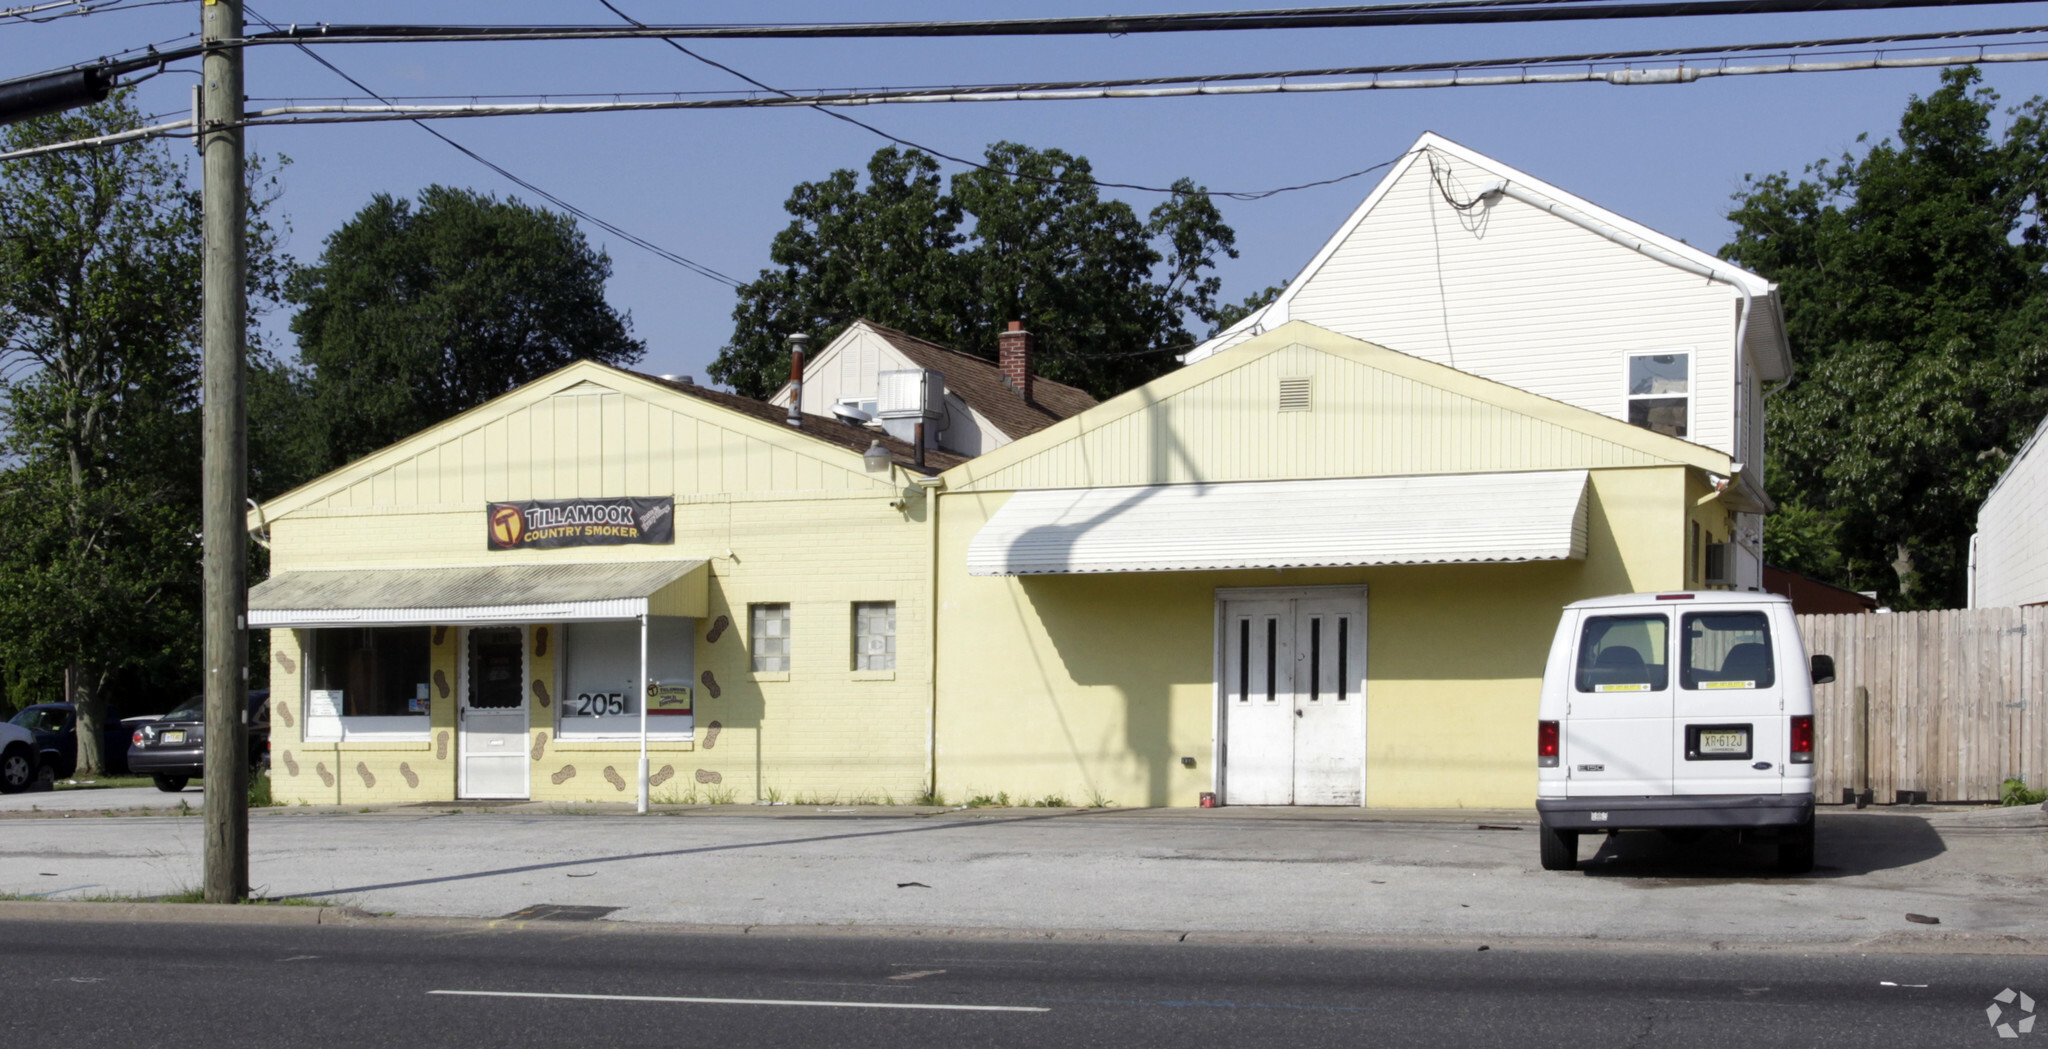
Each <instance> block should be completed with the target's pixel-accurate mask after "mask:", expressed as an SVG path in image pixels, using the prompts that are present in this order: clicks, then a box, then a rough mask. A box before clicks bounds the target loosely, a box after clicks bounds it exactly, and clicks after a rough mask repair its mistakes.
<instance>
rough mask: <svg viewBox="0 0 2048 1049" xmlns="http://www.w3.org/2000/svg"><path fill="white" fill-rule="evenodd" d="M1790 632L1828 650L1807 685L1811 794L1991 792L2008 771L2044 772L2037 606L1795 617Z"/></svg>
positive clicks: (2044, 633) (2045, 627) (2046, 724)
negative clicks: (1817, 679) (1831, 663)
mask: <svg viewBox="0 0 2048 1049" xmlns="http://www.w3.org/2000/svg"><path fill="white" fill-rule="evenodd" d="M1799 632H1800V634H1801V635H1802V636H1804V637H1805V639H1806V650H1807V651H1808V652H1809V653H1814V654H1821V653H1825V654H1827V655H1830V656H1833V657H1835V680H1834V683H1833V684H1828V685H1817V686H1815V687H1814V690H1813V705H1814V720H1815V726H1816V732H1817V738H1816V739H1815V741H1814V746H1815V747H1816V748H1817V750H1818V753H1817V754H1816V755H1815V765H1816V768H1815V777H1814V793H1815V794H1816V795H1817V796H1818V797H1819V798H1820V799H1821V800H1822V801H1834V800H1840V799H1841V797H1842V791H1843V790H1844V789H1854V790H1869V791H1871V792H1872V793H1873V794H1874V795H1875V796H1876V799H1877V800H1878V801H1880V802H1890V801H1893V800H1895V799H1896V798H1897V796H1898V792H1900V791H1922V792H1925V794H1926V800H1928V801H1996V800H1998V796H1999V784H2000V783H2001V782H2003V781H2004V780H2005V779H2006V778H2007V777H2011V776H2017V777H2019V778H2021V779H2023V780H2025V781H2026V782H2027V785H2028V786H2030V787H2040V786H2041V785H2042V781H2043V779H2044V778H2048V709H2044V707H2048V704H2044V702H2043V695H2044V688H2043V685H2044V682H2048V607H2035V608H1972V609H1963V610H1958V611H1950V612H1901V613H1891V614H1867V615H1835V616H1800V617H1799Z"/></svg>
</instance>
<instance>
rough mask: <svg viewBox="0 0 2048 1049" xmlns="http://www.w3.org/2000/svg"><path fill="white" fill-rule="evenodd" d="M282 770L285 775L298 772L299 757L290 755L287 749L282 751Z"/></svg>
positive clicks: (293, 774) (292, 774) (295, 774)
mask: <svg viewBox="0 0 2048 1049" xmlns="http://www.w3.org/2000/svg"><path fill="white" fill-rule="evenodd" d="M284 771H285V773H286V774H287V775H291V776H297V775H298V774H299V759H297V758H295V757H292V752H291V751H289V750H287V751H285V752H284Z"/></svg>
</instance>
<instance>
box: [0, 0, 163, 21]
mask: <svg viewBox="0 0 2048 1049" xmlns="http://www.w3.org/2000/svg"><path fill="white" fill-rule="evenodd" d="M191 2H192V0H99V2H97V3H95V2H93V0H57V2H55V3H46V4H31V5H29V6H28V7H17V8H13V9H11V10H7V11H0V18H4V19H9V21H6V22H0V25H43V24H46V23H49V22H55V21H57V20H58V19H61V18H79V17H82V16H84V15H96V14H99V13H100V12H102V11H133V10H136V9H138V8H144V7H162V6H164V5H166V4H188V3H191ZM66 7H68V8H71V10H69V11H63V10H58V9H59V8H66ZM44 11H54V12H56V13H54V14H47V15H46V14H42V12H44Z"/></svg>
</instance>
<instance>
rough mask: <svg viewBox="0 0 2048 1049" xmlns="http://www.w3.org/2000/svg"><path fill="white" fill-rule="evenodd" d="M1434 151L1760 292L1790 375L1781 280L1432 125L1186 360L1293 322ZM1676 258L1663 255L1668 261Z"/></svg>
mask: <svg viewBox="0 0 2048 1049" xmlns="http://www.w3.org/2000/svg"><path fill="white" fill-rule="evenodd" d="M1431 153H1436V154H1438V155H1441V156H1444V157H1448V158H1450V159H1453V160H1458V161H1462V162H1464V163H1466V164H1469V165H1471V166H1473V167H1476V168H1479V169H1481V170H1484V171H1488V172H1491V173H1492V174H1494V175H1495V176H1497V177H1499V178H1500V179H1501V180H1503V181H1504V182H1505V183H1507V184H1509V185H1512V186H1514V187H1515V188H1516V189H1518V190H1519V191H1521V192H1522V193H1526V194H1532V195H1533V196H1535V197H1538V198H1542V199H1544V200H1545V201H1546V202H1547V203H1548V205H1549V207H1548V208H1547V210H1550V211H1551V212H1552V213H1554V214H1557V215H1558V216H1559V217H1560V218H1562V219H1564V220H1565V221H1570V222H1573V223H1575V224H1578V225H1581V226H1584V227H1587V228H1589V229H1593V230H1595V231H1597V232H1599V233H1600V234H1601V235H1603V236H1606V237H1608V238H1609V239H1611V240H1615V241H1617V242H1623V243H1628V246H1631V247H1634V248H1635V249H1636V250H1637V251H1639V252H1640V253H1642V254H1644V255H1645V256H1646V257H1649V258H1653V259H1654V258H1657V256H1658V255H1659V254H1660V253H1661V254H1663V255H1666V256H1670V257H1671V259H1676V260H1679V261H1680V262H1682V263H1684V264H1686V265H1688V266H1691V267H1699V268H1705V269H1709V270H1712V271H1714V272H1715V273H1716V274H1717V275H1719V276H1720V277H1721V278H1722V279H1723V280H1725V281H1728V282H1731V283H1735V284H1739V285H1740V286H1741V287H1742V289H1743V290H1744V291H1745V292H1747V293H1748V295H1750V296H1751V297H1752V298H1753V301H1754V303H1755V305H1756V306H1757V307H1761V309H1759V310H1758V311H1757V315H1756V316H1755V317H1754V318H1752V321H1751V325H1750V326H1751V328H1752V329H1754V330H1755V331H1756V333H1757V334H1767V335H1768V336H1769V338H1768V339H1766V340H1765V343H1766V346H1767V347H1768V348H1769V349H1770V350H1772V351H1773V352H1772V353H1771V354H1770V356H1769V358H1768V359H1760V361H1759V363H1761V364H1764V365H1765V366H1766V367H1765V369H1764V376H1765V378H1768V379H1773V380H1775V379H1780V378H1785V377H1789V376H1790V375H1791V372H1792V357H1791V350H1790V347H1789V346H1788V345H1787V344H1786V340H1785V324H1784V307H1783V304H1782V302H1781V301H1780V300H1779V298H1778V295H1777V286H1776V285H1775V284H1772V283H1771V282H1770V281H1768V280H1765V279H1764V278H1762V277H1760V276H1758V275H1756V274H1754V273H1751V272H1749V271H1748V270H1745V269H1742V268H1740V267H1738V266H1736V265H1734V264H1733V263H1730V262H1728V261H1726V260H1724V259H1722V258H1720V257H1719V256H1716V255H1712V254H1709V253H1707V252H1705V251H1701V250H1700V249H1698V248H1695V247H1693V246H1692V245H1690V244H1687V243H1685V242H1684V241H1682V240H1679V239H1678V238H1676V237H1672V236H1668V235H1666V234H1663V233H1659V232H1657V231H1656V230H1653V229H1651V228H1650V227H1648V226H1645V225H1643V224H1641V223H1639V222H1636V221H1634V220H1632V219H1629V218H1627V217H1625V216H1622V215H1619V214H1616V213H1615V212H1612V211H1609V210H1607V209H1606V208H1603V207H1601V206H1599V205H1598V204H1595V203H1593V202H1591V201H1589V200H1586V199H1584V198H1582V197H1579V196H1577V195H1575V194H1572V193H1569V192H1567V191H1565V190H1563V189H1560V188H1558V187H1557V186H1554V185H1552V184H1550V183H1548V182H1545V181H1543V180H1542V179H1539V178H1536V177H1535V176H1533V175H1530V174H1528V173H1526V172H1524V171H1521V170H1520V169H1518V168H1515V167H1512V166H1510V165H1508V164H1504V163H1502V162H1500V161H1498V160H1495V159H1494V158H1492V157H1489V156H1487V155H1485V154H1483V153H1480V152H1479V151H1477V150H1474V149H1471V148H1468V147H1466V146H1463V145H1460V144H1458V143H1456V142H1453V141H1451V140H1450V139H1448V138H1445V137H1443V136H1442V135H1439V134H1437V133H1435V132H1433V131H1426V132H1424V133H1423V134H1422V136H1421V137H1420V138H1417V139H1416V140H1415V144H1414V145H1413V146H1410V147H1409V149H1408V152H1407V153H1406V154H1404V155H1403V156H1402V157H1401V159H1400V160H1399V161H1398V162H1396V163H1395V164H1394V166H1393V168H1392V170H1390V171H1388V172H1387V175H1386V177H1385V178H1383V179H1381V180H1380V182H1379V184H1378V185H1377V186H1374V187H1373V190H1372V192H1371V193H1369V194H1367V195H1366V198H1365V200H1364V201H1362V202H1360V204H1359V205H1358V207H1357V209H1355V210H1354V211H1352V213H1351V215H1350V217H1349V218H1347V219H1345V220H1344V222H1343V223H1342V224H1341V225H1339V226H1338V227H1337V231H1336V233H1335V234H1333V235H1332V236H1331V237H1330V239H1329V240H1327V241H1325V242H1324V244H1323V246H1322V248H1321V249H1319V250H1318V251H1317V252H1316V254H1315V256H1314V257H1313V258H1311V259H1310V260H1309V263H1308V265H1306V266H1304V267H1302V269H1301V272H1300V273H1298V274H1296V275H1295V277H1294V278H1293V279H1292V280H1291V281H1289V282H1288V284H1287V287H1286V288H1284V289H1283V290H1282V291H1281V293H1280V295H1279V297H1278V298H1276V299H1274V300H1273V302H1271V303H1269V304H1267V305H1266V306H1264V307H1262V308H1260V309H1258V310H1255V311H1253V312H1252V313H1251V314H1249V315H1247V316H1245V317H1243V318H1242V319H1240V320H1239V321H1238V322H1237V323H1235V324H1233V325H1231V326H1230V327H1228V328H1226V329H1224V330H1223V331H1221V332H1218V333H1217V334H1216V335H1215V336H1214V337H1212V338H1210V339H1209V340H1208V341H1206V342H1203V343H1202V344H1201V345H1199V346H1196V347H1195V348H1194V349H1192V350H1189V351H1188V352H1187V353H1186V354H1185V355H1183V356H1182V357H1181V360H1182V361H1183V362H1185V363H1189V364H1192V363H1194V362H1196V361H1199V360H1201V359H1203V358H1205V357H1207V356H1209V355H1210V354H1213V353H1215V352H1217V351H1218V350H1221V349H1224V348H1226V347H1229V346H1231V345H1234V344H1236V343H1238V342H1242V341H1244V340H1245V339H1247V338H1250V337H1251V336H1254V335H1257V334H1259V333H1260V332H1264V331H1270V330H1272V329H1274V328H1277V327H1279V326H1280V325H1282V324H1285V323H1287V322H1288V321H1289V320H1290V319H1291V316H1290V308H1291V306H1292V304H1293V302H1294V299H1295V297H1296V296H1298V295H1299V294H1301V292H1302V290H1303V289H1304V288H1305V287H1306V286H1307V285H1308V284H1309V283H1310V282H1311V281H1313V280H1314V279H1315V276H1316V274H1317V273H1318V272H1319V271H1321V270H1322V269H1323V267H1324V265H1325V264H1327V263H1328V262H1329V261H1330V259H1331V258H1332V257H1333V256H1335V255H1336V253H1337V252H1338V250H1339V249H1340V248H1341V247H1342V246H1343V245H1344V244H1345V242H1347V241H1348V240H1350V238H1351V236H1352V234H1353V232H1354V231H1355V230H1357V228H1358V227H1359V225H1360V224H1362V223H1363V222H1365V220H1366V218H1367V217H1368V216H1370V215H1371V214H1372V212H1373V209H1374V208H1376V207H1377V206H1379V204H1380V202H1381V201H1382V200H1383V199H1385V198H1386V196H1387V194H1388V193H1389V192H1390V191H1391V190H1392V189H1393V188H1394V187H1395V186H1396V185H1398V184H1400V183H1401V181H1402V179H1403V178H1405V177H1406V176H1407V174H1408V172H1409V170H1410V169H1411V168H1413V167H1415V166H1416V165H1417V164H1427V163H1428V157H1429V154H1431ZM1671 259H1661V260H1659V261H1664V262H1666V263H1667V264H1669V262H1670V261H1671ZM1754 338H1755V335H1753V336H1752V339H1754Z"/></svg>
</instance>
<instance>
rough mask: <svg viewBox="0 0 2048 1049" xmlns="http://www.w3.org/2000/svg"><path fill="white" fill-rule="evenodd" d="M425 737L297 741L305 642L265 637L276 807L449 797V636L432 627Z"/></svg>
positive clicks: (453, 654)
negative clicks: (269, 666) (388, 740)
mask: <svg viewBox="0 0 2048 1049" xmlns="http://www.w3.org/2000/svg"><path fill="white" fill-rule="evenodd" d="M429 629H430V631H431V634H430V637H431V639H432V644H433V647H432V649H431V662H430V666H431V667H432V668H433V690H432V691H431V692H430V693H429V699H428V707H427V710H428V714H427V724H428V731H427V737H426V738H425V739H423V740H417V741H403V742H384V741H379V742H375V743H371V742H364V741H360V740H358V741H352V742H348V743H336V742H323V741H313V742H307V741H306V739H305V727H306V726H305V714H306V706H305V665H304V664H305V640H306V639H305V637H304V636H303V633H302V632H301V631H297V630H273V631H271V632H270V651H271V654H270V661H271V671H270V675H271V676H270V755H271V767H270V793H271V798H272V799H273V800H275V801H276V802H277V803H278V804H280V805H371V804H379V805H381V804H393V803H400V804H402V803H405V802H420V801H445V800H447V799H449V798H453V797H454V796H455V754H456V747H455V731H454V730H455V702H456V696H455V691H454V690H455V682H456V680H457V677H456V665H457V664H456V660H457V650H458V645H457V638H458V637H459V633H460V632H459V631H457V630H456V629H455V628H453V627H447V626H435V627H431V628H429Z"/></svg>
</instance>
